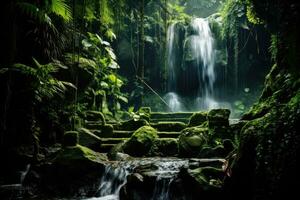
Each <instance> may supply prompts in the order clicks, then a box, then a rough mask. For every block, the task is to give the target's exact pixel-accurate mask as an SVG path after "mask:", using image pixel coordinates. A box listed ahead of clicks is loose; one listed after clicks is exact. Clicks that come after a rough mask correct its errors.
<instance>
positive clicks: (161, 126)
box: [151, 121, 186, 132]
mask: <svg viewBox="0 0 300 200" xmlns="http://www.w3.org/2000/svg"><path fill="white" fill-rule="evenodd" d="M151 126H152V127H154V128H156V129H157V130H158V131H170V132H171V131H175V132H179V131H181V130H183V129H185V128H186V124H185V123H183V122H171V121H170V122H158V123H155V124H151Z"/></svg>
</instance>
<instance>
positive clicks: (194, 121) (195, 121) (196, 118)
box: [188, 112, 207, 127]
mask: <svg viewBox="0 0 300 200" xmlns="http://www.w3.org/2000/svg"><path fill="white" fill-rule="evenodd" d="M206 121H207V112H196V113H194V114H193V115H192V116H191V118H190V121H189V124H188V126H189V127H191V126H199V125H201V124H203V123H204V122H206Z"/></svg>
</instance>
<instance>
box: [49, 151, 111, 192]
mask: <svg viewBox="0 0 300 200" xmlns="http://www.w3.org/2000/svg"><path fill="white" fill-rule="evenodd" d="M105 161H107V158H106V157H105V156H104V155H103V154H100V153H96V152H95V151H93V150H91V149H89V148H87V147H83V146H80V145H76V146H73V147H65V148H63V149H61V150H60V151H59V152H58V153H57V155H56V157H55V158H54V159H53V160H52V161H51V164H50V165H47V166H46V167H45V168H46V169H45V175H44V176H43V179H45V180H44V181H45V183H46V184H44V187H46V188H47V190H48V191H49V192H51V193H52V195H53V194H62V195H65V196H67V195H74V194H75V193H76V192H78V189H79V188H81V187H86V186H89V185H90V186H92V185H94V184H97V182H99V178H100V177H101V175H102V174H103V173H104V171H105V170H104V169H105ZM90 189H92V187H91V188H90Z"/></svg>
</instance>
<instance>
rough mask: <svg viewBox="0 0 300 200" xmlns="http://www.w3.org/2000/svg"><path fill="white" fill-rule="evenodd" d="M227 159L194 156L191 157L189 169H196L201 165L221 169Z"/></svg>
mask: <svg viewBox="0 0 300 200" xmlns="http://www.w3.org/2000/svg"><path fill="white" fill-rule="evenodd" d="M224 162H225V160H224V159H215V158H208V159H199V158H192V159H189V166H188V168H189V169H196V168H199V167H207V166H210V167H215V168H218V169H221V168H222V166H223V164H224Z"/></svg>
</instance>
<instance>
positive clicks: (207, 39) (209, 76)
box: [191, 18, 218, 109]
mask: <svg viewBox="0 0 300 200" xmlns="http://www.w3.org/2000/svg"><path fill="white" fill-rule="evenodd" d="M191 26H192V28H193V30H194V32H195V35H194V36H193V37H192V41H191V43H192V45H191V47H192V48H191V53H192V56H193V57H194V58H196V63H197V66H198V78H199V83H202V86H201V87H200V89H199V97H200V98H197V104H198V106H199V107H200V108H202V109H211V108H215V107H217V106H218V104H217V102H216V101H214V100H213V92H214V82H215V80H216V76H215V70H214V66H215V49H214V38H213V36H212V32H211V30H210V27H209V22H208V20H207V19H203V18H194V19H193V20H192V22H191Z"/></svg>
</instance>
